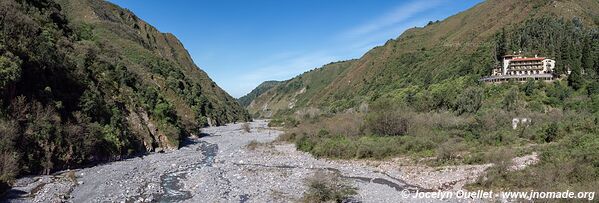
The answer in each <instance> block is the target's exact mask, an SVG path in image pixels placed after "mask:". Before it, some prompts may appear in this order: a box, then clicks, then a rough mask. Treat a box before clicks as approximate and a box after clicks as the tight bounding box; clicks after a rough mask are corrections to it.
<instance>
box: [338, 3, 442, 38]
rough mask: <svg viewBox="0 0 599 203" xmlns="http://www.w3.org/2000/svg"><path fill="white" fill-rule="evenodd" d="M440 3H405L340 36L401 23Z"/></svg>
mask: <svg viewBox="0 0 599 203" xmlns="http://www.w3.org/2000/svg"><path fill="white" fill-rule="evenodd" d="M439 4H440V1H439V0H432V1H414V2H411V3H409V4H406V5H401V6H398V7H396V8H394V9H392V10H391V11H389V12H387V13H385V14H384V15H382V16H380V17H378V18H376V19H374V20H372V21H370V22H368V23H365V24H363V25H360V26H357V27H355V28H353V29H350V30H348V31H346V32H344V33H342V34H341V37H342V38H345V39H351V38H357V37H363V36H365V35H371V34H373V33H376V32H379V31H380V30H384V29H388V28H389V27H392V26H395V25H397V24H400V23H403V22H405V21H406V20H408V19H410V18H411V17H413V16H414V15H416V14H418V13H421V12H423V11H426V10H428V9H431V8H433V7H436V6H438V5H439Z"/></svg>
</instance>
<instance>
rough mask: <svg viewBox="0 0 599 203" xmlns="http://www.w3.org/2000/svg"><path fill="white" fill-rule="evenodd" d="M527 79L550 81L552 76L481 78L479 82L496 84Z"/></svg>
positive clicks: (532, 75)
mask: <svg viewBox="0 0 599 203" xmlns="http://www.w3.org/2000/svg"><path fill="white" fill-rule="evenodd" d="M528 79H533V80H546V81H552V80H553V75H552V74H530V75H526V74H525V75H499V76H489V77H483V78H481V79H480V80H479V81H481V82H488V83H496V82H507V81H510V80H511V81H528Z"/></svg>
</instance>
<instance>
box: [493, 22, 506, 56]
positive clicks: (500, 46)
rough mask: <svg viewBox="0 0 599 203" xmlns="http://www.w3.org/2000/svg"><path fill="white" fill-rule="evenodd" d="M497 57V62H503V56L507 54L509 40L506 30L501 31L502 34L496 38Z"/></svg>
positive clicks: (498, 34)
mask: <svg viewBox="0 0 599 203" xmlns="http://www.w3.org/2000/svg"><path fill="white" fill-rule="evenodd" d="M495 43H496V46H495V57H496V58H497V61H501V60H502V59H503V56H504V55H505V54H506V53H507V38H506V32H505V28H502V29H501V32H499V33H497V35H496V36H495Z"/></svg>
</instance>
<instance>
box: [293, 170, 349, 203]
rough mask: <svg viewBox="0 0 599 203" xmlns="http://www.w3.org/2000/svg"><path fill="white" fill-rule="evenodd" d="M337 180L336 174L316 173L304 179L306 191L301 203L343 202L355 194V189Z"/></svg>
mask: <svg viewBox="0 0 599 203" xmlns="http://www.w3.org/2000/svg"><path fill="white" fill-rule="evenodd" d="M348 184H349V183H347V182H345V181H342V180H340V179H339V177H338V174H332V173H330V172H322V171H319V172H316V173H315V174H314V175H313V176H312V177H309V178H307V179H306V185H307V186H308V191H307V192H306V193H304V197H303V199H302V201H303V202H344V201H345V200H347V199H349V198H351V196H352V195H355V194H356V189H355V188H353V187H351V186H349V185H348Z"/></svg>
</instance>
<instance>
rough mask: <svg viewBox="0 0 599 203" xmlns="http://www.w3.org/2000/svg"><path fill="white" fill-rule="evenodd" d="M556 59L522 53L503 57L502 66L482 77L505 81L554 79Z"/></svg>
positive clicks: (487, 79)
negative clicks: (523, 55) (521, 54)
mask: <svg viewBox="0 0 599 203" xmlns="http://www.w3.org/2000/svg"><path fill="white" fill-rule="evenodd" d="M554 69H555V60H552V59H548V58H544V57H538V56H535V57H534V58H527V57H522V56H520V55H506V56H504V57H503V62H502V67H497V68H494V69H493V71H492V72H491V76H489V77H485V78H482V79H481V81H484V82H505V81H508V80H515V81H527V80H528V79H534V80H549V81H551V80H553V70H554Z"/></svg>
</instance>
